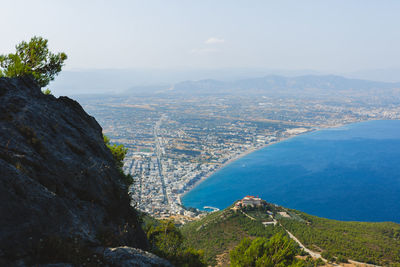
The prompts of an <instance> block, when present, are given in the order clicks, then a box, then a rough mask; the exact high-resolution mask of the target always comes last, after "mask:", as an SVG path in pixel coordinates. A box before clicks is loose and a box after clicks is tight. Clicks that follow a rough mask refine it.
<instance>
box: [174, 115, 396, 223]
mask: <svg viewBox="0 0 400 267" xmlns="http://www.w3.org/2000/svg"><path fill="white" fill-rule="evenodd" d="M245 195H255V196H257V195H258V196H260V197H262V198H263V199H265V200H267V201H268V202H272V203H276V204H279V205H282V206H285V207H289V208H293V209H298V210H302V211H304V212H307V213H310V214H313V215H317V216H321V217H326V218H330V219H338V220H356V221H395V222H399V223H400V121H398V120H396V121H369V122H362V123H355V124H351V125H347V126H344V127H340V128H335V129H328V130H321V131H316V132H312V133H308V134H304V135H301V136H297V137H295V138H291V139H289V140H286V141H283V142H280V143H277V144H274V145H271V146H269V147H266V148H264V149H261V150H258V151H256V152H254V153H251V154H249V155H247V156H245V157H243V158H241V159H239V160H237V161H235V162H233V163H231V164H229V165H227V166H226V167H224V168H222V169H221V170H220V171H218V172H217V173H215V174H214V175H212V176H211V177H210V178H209V179H207V180H206V181H204V182H203V183H201V184H199V185H198V186H197V187H196V188H194V189H193V190H192V191H190V192H189V193H188V194H186V195H185V197H184V198H183V199H182V200H183V204H184V205H185V206H188V207H196V208H200V209H202V208H203V206H213V207H218V208H220V209H223V208H226V207H227V206H229V205H230V204H232V203H233V202H234V201H235V200H237V199H240V198H242V197H243V196H245Z"/></svg>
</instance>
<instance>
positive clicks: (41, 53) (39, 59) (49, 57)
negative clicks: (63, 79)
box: [0, 36, 67, 87]
mask: <svg viewBox="0 0 400 267" xmlns="http://www.w3.org/2000/svg"><path fill="white" fill-rule="evenodd" d="M47 42H48V41H47V40H46V39H43V38H42V37H37V36H34V37H32V38H31V40H30V41H29V43H27V42H25V41H23V42H21V43H20V44H18V45H17V46H16V47H15V48H16V52H15V53H14V54H13V53H11V54H8V55H0V77H2V76H5V77H20V76H25V75H32V76H33V77H34V78H35V80H36V81H37V83H38V84H39V85H40V86H41V87H45V86H46V85H48V84H49V82H50V81H52V80H54V78H55V76H56V75H58V73H59V72H60V71H61V69H62V67H63V66H64V61H65V60H66V59H67V55H66V54H65V53H63V52H61V53H57V54H54V53H52V52H50V51H49V49H48V47H47Z"/></svg>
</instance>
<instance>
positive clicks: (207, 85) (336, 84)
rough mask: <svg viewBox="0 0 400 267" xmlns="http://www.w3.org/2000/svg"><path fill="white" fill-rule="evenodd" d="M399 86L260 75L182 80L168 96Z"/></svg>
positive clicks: (331, 77)
mask: <svg viewBox="0 0 400 267" xmlns="http://www.w3.org/2000/svg"><path fill="white" fill-rule="evenodd" d="M399 88H400V83H387V82H376V81H367V80H360V79H349V78H344V77H341V76H335V75H319V76H317V75H306V76H298V77H284V76H276V75H270V76H264V77H260V78H250V79H243V80H238V81H234V82H223V81H218V80H210V79H208V80H199V81H185V82H181V83H178V84H176V85H175V86H174V87H173V90H171V91H169V92H170V93H176V94H271V93H273V94H293V93H302V94H305V95H307V94H317V95H318V94H320V95H325V94H331V95H332V94H337V93H343V92H347V93H349V92H361V93H366V92H369V93H371V92H372V93H374V92H387V91H389V92H391V91H392V90H395V89H399Z"/></svg>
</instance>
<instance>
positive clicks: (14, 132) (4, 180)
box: [0, 78, 168, 266]
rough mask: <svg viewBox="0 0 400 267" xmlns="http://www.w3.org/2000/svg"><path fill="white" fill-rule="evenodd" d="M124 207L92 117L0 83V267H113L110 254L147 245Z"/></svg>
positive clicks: (29, 84) (27, 84)
mask: <svg viewBox="0 0 400 267" xmlns="http://www.w3.org/2000/svg"><path fill="white" fill-rule="evenodd" d="M129 203H130V200H129V197H128V194H127V188H126V185H124V183H123V180H122V178H121V176H120V174H119V172H118V169H117V167H116V166H115V163H114V160H113V157H112V155H111V153H110V151H109V150H108V148H107V147H106V146H105V145H104V142H103V137H102V129H101V127H100V126H99V124H98V123H97V122H96V120H95V119H94V118H93V117H91V116H89V115H88V114H87V113H86V112H85V111H84V110H83V109H82V107H81V106H80V105H79V104H78V103H77V102H76V101H74V100H72V99H70V98H68V97H59V98H55V97H54V96H52V95H44V94H43V93H42V92H41V90H40V88H39V87H38V86H37V85H36V83H35V82H34V81H33V80H32V79H30V78H19V79H17V78H13V79H9V78H0V265H1V266H3V265H4V266H7V265H12V264H16V263H18V264H20V265H30V264H37V263H43V264H44V263H54V262H65V263H70V264H75V265H76V264H79V265H80V264H81V263H82V262H83V260H84V261H85V262H86V265H90V264H92V265H93V266H98V265H100V264H104V265H115V264H116V263H115V260H116V259H113V257H112V255H116V254H118V253H117V251H119V250H121V249H119V250H118V249H114V250H112V249H111V247H121V246H129V247H135V248H140V249H147V246H148V243H147V240H146V236H145V234H144V233H143V231H142V230H141V228H140V224H139V219H138V215H137V213H136V212H135V210H134V209H132V208H131V206H130V204H129ZM111 251H112V253H111ZM127 251H129V249H125V250H123V252H124V255H125V256H124V259H125V260H130V261H131V262H135V255H138V251H139V252H140V251H141V250H135V253H136V254H134V253H133V254H129V253H128V252H127ZM139 254H140V253H139ZM147 254H148V253H147ZM147 254H146V253H144V254H143V255H140V259H139V258H138V260H139V261H140V262H141V264H142V263H143V262H146V259H147V258H148V257H147V256H146V255H147ZM130 257H131V258H130ZM155 258H157V257H155ZM155 258H149V262H148V264H149V265H148V266H153V265H154V264H155V263H154V259H155ZM159 260H160V261H159V262H158V263H157V264H156V265H168V263H166V262H164V261H163V260H161V259H159ZM141 264H139V265H141ZM146 264H147V263H146ZM117 265H118V264H117ZM139 265H138V266H139ZM131 266H135V265H131Z"/></svg>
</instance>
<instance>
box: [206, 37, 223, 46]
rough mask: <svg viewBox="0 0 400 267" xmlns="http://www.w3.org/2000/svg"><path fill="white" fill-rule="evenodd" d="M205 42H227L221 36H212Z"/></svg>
mask: <svg viewBox="0 0 400 267" xmlns="http://www.w3.org/2000/svg"><path fill="white" fill-rule="evenodd" d="M204 43H205V44H208V45H210V44H222V43H225V40H224V39H221V38H217V37H210V38H208V39H207V40H206V41H205V42H204Z"/></svg>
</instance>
